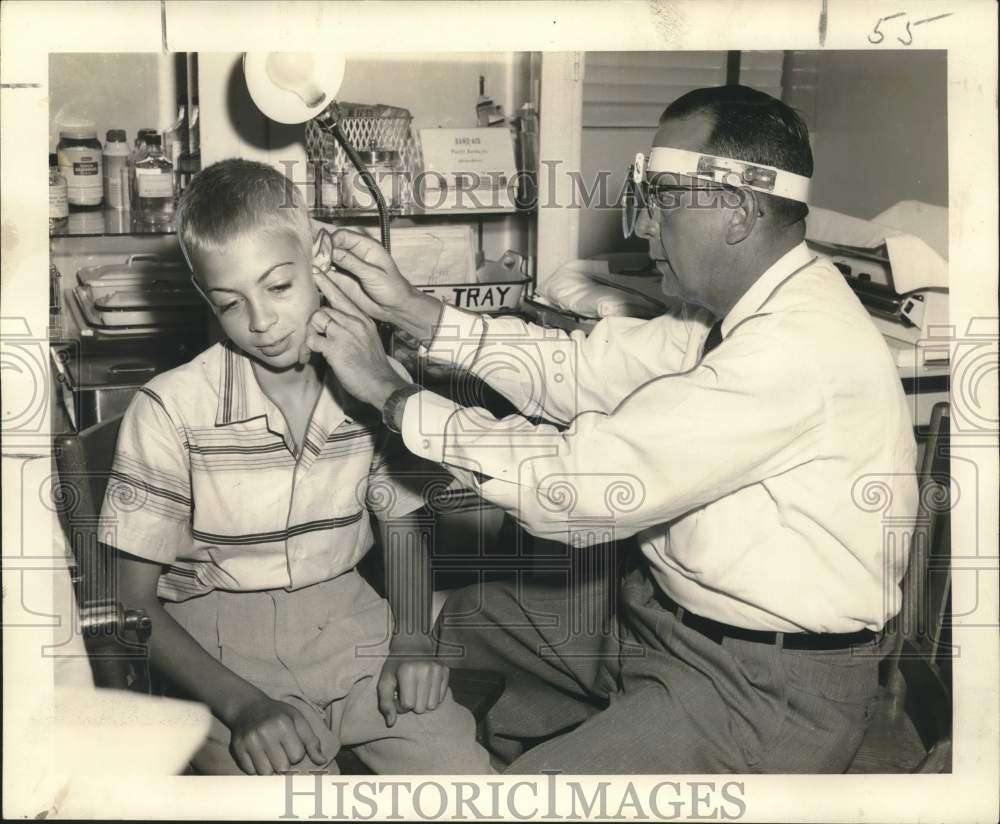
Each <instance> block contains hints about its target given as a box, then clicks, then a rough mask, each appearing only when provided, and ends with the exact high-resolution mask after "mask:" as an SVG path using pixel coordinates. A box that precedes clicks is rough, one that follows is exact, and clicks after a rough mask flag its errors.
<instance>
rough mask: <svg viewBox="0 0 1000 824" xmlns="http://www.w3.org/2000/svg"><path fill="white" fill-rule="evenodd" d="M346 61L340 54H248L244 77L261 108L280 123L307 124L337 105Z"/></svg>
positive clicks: (245, 58) (244, 66)
mask: <svg viewBox="0 0 1000 824" xmlns="http://www.w3.org/2000/svg"><path fill="white" fill-rule="evenodd" d="M346 63H347V61H346V59H345V58H344V55H343V54H340V53H337V52H247V53H246V54H244V55H243V74H244V76H245V77H246V81H247V89H248V90H249V91H250V97H252V98H253V102H254V103H255V104H256V106H257V108H258V109H260V110H261V111H262V112H263V113H264V114H265V115H266V116H267V117H268V118H270V119H271V120H274V121H276V122H278V123H305V122H306V121H307V120H312V119H313V118H314V117H316V115H318V114H320V113H321V112H322V111H323V110H324V109H325V108H326V107H327V106H329V105H330V104H331V103H333V102H334V99H335V98H336V95H337V92H338V91H340V85H341V83H342V82H343V80H344V69H345V67H346Z"/></svg>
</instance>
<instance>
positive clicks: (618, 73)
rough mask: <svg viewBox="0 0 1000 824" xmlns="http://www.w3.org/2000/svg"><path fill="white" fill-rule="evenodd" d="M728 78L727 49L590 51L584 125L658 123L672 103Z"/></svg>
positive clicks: (650, 125)
mask: <svg viewBox="0 0 1000 824" xmlns="http://www.w3.org/2000/svg"><path fill="white" fill-rule="evenodd" d="M725 82H726V52H724V51H713V52H696V51H658V52H652V51H649V52H635V51H632V52H587V56H586V62H585V64H584V75H583V127H584V128H585V129H587V128H642V129H650V128H655V126H656V123H657V121H658V120H659V119H660V115H661V114H662V113H663V110H664V109H665V108H666V107H667V105H668V104H669V103H671V102H672V101H674V100H676V99H677V98H678V97H680V96H681V95H683V94H686V93H687V92H689V91H691V90H692V89H697V88H700V87H702V86H721V85H723V84H724V83H725Z"/></svg>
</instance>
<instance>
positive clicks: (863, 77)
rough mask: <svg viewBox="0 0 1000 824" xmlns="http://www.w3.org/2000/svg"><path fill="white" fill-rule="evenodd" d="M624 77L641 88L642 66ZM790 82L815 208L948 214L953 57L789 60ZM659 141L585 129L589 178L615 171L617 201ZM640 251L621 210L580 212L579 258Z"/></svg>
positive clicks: (898, 53) (823, 55) (917, 54)
mask: <svg viewBox="0 0 1000 824" xmlns="http://www.w3.org/2000/svg"><path fill="white" fill-rule="evenodd" d="M620 71H621V72H622V73H623V74H626V75H628V76H627V77H624V78H623V82H632V83H636V84H638V83H640V82H642V80H643V76H644V75H643V68H642V67H641V66H634V67H629V66H623V67H622V68H621V69H620ZM783 81H784V94H783V98H784V99H785V100H786V102H788V103H789V105H791V106H793V107H794V108H796V109H798V110H799V111H801V112H802V114H803V116H804V117H805V118H806V122H807V124H808V126H809V129H810V133H811V136H812V145H813V154H814V157H815V162H816V164H815V165H816V171H815V174H814V177H813V202H814V203H815V204H816V205H818V206H823V207H825V208H828V209H834V210H836V211H839V212H845V213H847V214H851V215H854V216H857V217H861V218H872V217H874V216H875V215H877V214H878V213H879V212H881V211H883V210H885V209H887V208H888V207H890V206H892V205H893V204H894V203H897V202H899V201H901V200H907V199H913V200H921V201H925V202H927V203H931V204H935V205H939V206H947V205H948V125H947V124H948V108H947V95H948V87H947V53H946V52H944V51H919V50H918V51H902V50H894V51H891V52H879V51H825V52H819V51H813V52H787V53H786V59H785V61H784V71H783ZM748 82H750V84H751V85H753V82H752V80H751V81H748ZM654 134H655V128H653V127H652V124H651V128H649V129H641V128H637V127H635V126H630V127H620V128H610V127H607V126H603V127H600V128H593V127H591V128H584V130H583V142H582V152H581V161H580V166H581V172H582V173H583V176H584V178H585V179H586V180H592V179H593V176H594V175H595V174H596V173H597V172H598V171H599V170H600V169H609V170H610V171H611V172H612V177H611V179H610V189H611V191H613V192H617V191H618V189H619V188H620V186H621V181H622V177H623V168H624V165H625V164H627V163H628V162H629V159H630V157H632V156H634V155H635V153H636V152H638V151H647V150H648V148H649V145H650V143H651V140H652V137H653V135H654ZM618 166H621V167H622V169H619V168H618ZM641 248H644V244H641V243H638V244H637V243H636V241H635V240H633V241H629V242H626V241H624V240H622V237H621V230H620V228H619V219H618V215H617V213H615V212H614V211H608V210H605V211H599V210H594V209H592V210H585V211H583V212H581V215H580V242H579V256H580V257H588V256H591V255H594V254H599V253H601V252H609V251H625V250H636V249H641Z"/></svg>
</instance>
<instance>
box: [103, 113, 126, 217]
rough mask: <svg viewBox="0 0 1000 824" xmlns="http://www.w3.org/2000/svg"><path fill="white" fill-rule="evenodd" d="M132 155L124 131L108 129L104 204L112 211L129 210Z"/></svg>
mask: <svg viewBox="0 0 1000 824" xmlns="http://www.w3.org/2000/svg"><path fill="white" fill-rule="evenodd" d="M131 159H132V153H131V152H130V151H129V148H128V143H127V142H126V141H125V130H124V129H108V135H107V140H106V141H105V143H104V204H105V205H106V206H110V207H111V208H112V209H124V210H128V209H129V207H130V206H131V203H130V198H129V162H130V160H131Z"/></svg>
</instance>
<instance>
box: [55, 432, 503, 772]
mask: <svg viewBox="0 0 1000 824" xmlns="http://www.w3.org/2000/svg"><path fill="white" fill-rule="evenodd" d="M120 424H121V417H118V418H113V419H110V420H107V421H103V422H101V423H99V424H96V425H94V426H92V427H90V428H88V429H86V430H84V431H82V432H79V433H77V434H75V435H65V436H59V437H57V438H56V439H55V442H54V453H55V462H56V469H57V475H58V480H57V482H56V484H57V485H56V488H54V489H53V496H52V497H53V500H54V501H55V502H56V504H57V509H58V513H59V519H60V523H61V526H62V528H63V530H64V532H65V533H66V536H67V540H68V541H69V544H70V546H71V548H72V551H73V556H74V565H73V568H72V579H73V583H74V589H75V591H76V597H77V604H78V605H79V612H80V620H81V626H82V628H83V635H84V641H85V644H86V647H87V652H88V657H89V659H90V664H91V669H92V671H93V674H94V683H95V685H96V686H98V687H106V688H112V689H130V690H137V691H140V692H145V693H153V694H159V692H160V688H161V686H162V684H160V683H158V679H156V678H151V677H150V671H149V665H148V654H147V646H146V640H147V639H148V637H149V635H150V633H151V632H155V631H156V628H155V627H153V626H152V625H151V623H150V620H149V618H148V616H147V615H146V614H145V612H143V611H142V610H130V609H128V605H127V604H124V605H123V604H122V603H121V602H120V601H119V600H118V597H117V592H116V586H115V575H114V559H113V557H112V556H111V553H110V550H109V549H108V548H107V547H106V546H105V544H106V543H111V541H109V540H106V537H107V535H108V526H109V525H107V524H103V523H102V522H101V519H100V513H101V504H102V502H103V500H104V493H105V490H106V488H107V484H108V479H109V475H110V472H111V464H112V460H113V458H114V453H115V446H116V444H117V442H118V429H119V426H120ZM377 554H378V553H375V552H370V553H369V556H375V555H377ZM380 569H381V567H380V565H379V564H378V562H377V561H376V562H375V563H368V564H366V565H365V566H364V567H363V568H362V574H365V573H366V572H367V573H368V574H369V575H373V574H374V575H378V574H379V570H380ZM369 580H371V579H369ZM373 584H374V585H375V588H376V589H378V590H380V591H381V582H379V581H375V582H373ZM449 686H450V688H451V691H452V694H453V695H454V697H455V700H456V701H458V702H459V703H460V704H462V705H463V706H464V707H466V708H467V709H468V710H469V711H470V712H471V713H472V714H473V716H474V717H475V719H476V722H477V725H481V722H482V721H483V719H484V718H485V716H486V713H487V711H488V710H489V708H490V707H492V706H493V704H494V703H496V701H497V699H498V698H499V697H500V695H501V694H502V693H503V689H504V678H503V675H502V674H500V673H498V672H492V671H486V670H472V669H452V670H451V674H450V676H449ZM337 763H338V765H339V766H340V769H341V772H342V773H344V774H347V775H351V774H366V773H367V772H368V770H367V768H366V767H365V766H364V765H363V764H362V763H361V761H360V760H359V759H358V758H357V756H355V755H354V753H353V752H351V751H350V750H348V749H345V750H342V751H341V753H340V755H338V756H337Z"/></svg>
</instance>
